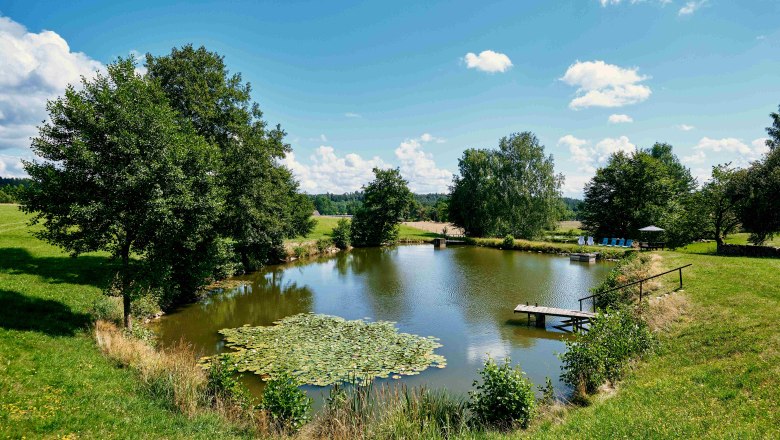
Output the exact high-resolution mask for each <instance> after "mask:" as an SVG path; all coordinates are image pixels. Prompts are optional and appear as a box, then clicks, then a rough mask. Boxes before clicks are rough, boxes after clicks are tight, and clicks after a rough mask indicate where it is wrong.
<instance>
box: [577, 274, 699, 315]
mask: <svg viewBox="0 0 780 440" xmlns="http://www.w3.org/2000/svg"><path fill="white" fill-rule="evenodd" d="M689 266H693V263H690V264H686V265H685V266H680V267H676V268H674V269H672V270H667V271H666V272H662V273H659V274H656V275H653V276H651V277H647V278H643V279H641V280H639V281H634V282H633V283H628V284H624V285H622V286H618V287H613V288H611V289H609V290H604V291H602V292H596V293H594V294H593V295H589V296H585V297H582V298H580V299H579V300H578V301H579V302H580V310H582V301H584V300H586V299H590V298H595V297H597V296H599V295H603V294H605V293H609V292H614V291H616V290H620V289H625V288H626V287H631V286H635V285H637V284H639V302H642V283H644V282H645V281H648V280H652V279H653V278H658V277H660V276H662V275H666V274H669V273H672V272H677V271H679V273H680V289H682V287H683V277H682V270H683V269H685V268H686V267H689ZM593 311H594V312H595V311H596V301H595V300H594V301H593Z"/></svg>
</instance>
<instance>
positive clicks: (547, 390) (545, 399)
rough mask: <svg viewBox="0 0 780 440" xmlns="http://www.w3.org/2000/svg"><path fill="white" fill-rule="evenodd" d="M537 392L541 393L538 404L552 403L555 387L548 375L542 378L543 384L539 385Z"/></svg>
mask: <svg viewBox="0 0 780 440" xmlns="http://www.w3.org/2000/svg"><path fill="white" fill-rule="evenodd" d="M539 392H540V393H542V397H541V398H540V399H539V404H541V405H552V404H553V403H554V402H555V388H553V384H552V380H550V377H549V376H548V377H545V378H544V386H539Z"/></svg>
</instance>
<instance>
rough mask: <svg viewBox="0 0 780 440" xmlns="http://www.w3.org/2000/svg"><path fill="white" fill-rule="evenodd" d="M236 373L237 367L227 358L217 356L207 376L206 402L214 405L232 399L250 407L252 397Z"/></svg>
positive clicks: (231, 400)
mask: <svg viewBox="0 0 780 440" xmlns="http://www.w3.org/2000/svg"><path fill="white" fill-rule="evenodd" d="M236 373H237V371H236V369H235V368H234V367H233V366H232V365H231V364H230V362H228V361H227V360H226V359H225V358H215V360H214V362H212V363H211V365H210V366H209V369H208V374H207V376H206V389H205V393H204V396H205V397H206V399H207V400H208V402H206V403H208V404H209V405H213V404H214V403H216V402H217V401H222V402H225V401H230V402H233V403H237V404H239V405H241V406H243V407H248V406H249V402H250V401H251V398H250V397H249V393H248V391H247V390H246V388H244V386H243V385H241V383H240V382H239V381H238V379H236Z"/></svg>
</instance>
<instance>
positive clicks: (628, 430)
mask: <svg viewBox="0 0 780 440" xmlns="http://www.w3.org/2000/svg"><path fill="white" fill-rule="evenodd" d="M660 254H661V255H662V256H663V257H664V261H663V263H664V265H665V266H666V267H676V266H680V265H683V264H687V263H693V266H692V267H691V268H689V269H686V272H685V291H686V294H687V295H688V298H689V301H690V303H691V308H690V311H689V313H688V315H687V316H686V317H685V321H684V322H682V323H680V324H677V325H676V326H675V327H674V328H673V330H672V331H671V332H670V333H668V334H665V335H663V336H662V337H661V345H660V350H659V352H658V354H657V355H655V356H652V357H650V358H649V359H648V360H647V361H646V362H642V363H640V364H638V367H637V368H636V369H635V370H634V371H633V372H632V373H631V374H630V375H629V376H628V378H627V379H626V380H625V381H624V382H623V383H622V384H621V385H620V386H619V390H618V392H617V394H616V395H614V396H612V397H610V398H602V399H598V400H597V402H596V403H595V404H593V405H591V406H589V407H587V408H582V409H578V410H575V411H572V412H570V413H569V415H568V416H567V417H566V418H565V419H564V421H563V422H562V423H559V424H556V423H551V422H548V423H545V424H542V425H541V426H538V427H537V428H536V429H534V430H532V431H531V432H529V433H518V434H515V437H524V436H526V435H528V436H531V437H534V438H549V439H561V438H724V439H725V438H780V405H778V402H780V333H778V325H777V324H778V322H779V321H778V314H779V313H780V287H779V286H780V260H776V259H762V258H740V257H718V256H710V255H692V254H683V253H679V252H670V251H665V252H661V253H660Z"/></svg>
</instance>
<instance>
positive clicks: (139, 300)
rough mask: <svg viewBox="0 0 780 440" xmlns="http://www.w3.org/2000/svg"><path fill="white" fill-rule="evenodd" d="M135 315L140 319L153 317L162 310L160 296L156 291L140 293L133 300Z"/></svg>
mask: <svg viewBox="0 0 780 440" xmlns="http://www.w3.org/2000/svg"><path fill="white" fill-rule="evenodd" d="M132 311H133V317H135V318H139V319H145V318H151V317H152V316H154V315H156V314H158V313H159V312H160V298H159V296H157V295H155V294H154V292H150V293H148V294H146V295H139V296H136V297H135V298H133V301H132Z"/></svg>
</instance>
